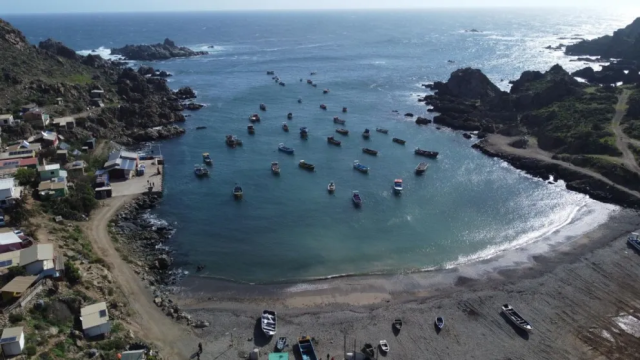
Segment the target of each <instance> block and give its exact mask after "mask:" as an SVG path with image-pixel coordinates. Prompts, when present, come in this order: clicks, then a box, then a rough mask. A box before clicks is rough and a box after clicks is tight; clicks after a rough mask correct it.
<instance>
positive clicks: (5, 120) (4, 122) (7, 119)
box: [0, 114, 15, 126]
mask: <svg viewBox="0 0 640 360" xmlns="http://www.w3.org/2000/svg"><path fill="white" fill-rule="evenodd" d="M14 123H15V120H13V115H11V114H2V115H0V126H13V124H14Z"/></svg>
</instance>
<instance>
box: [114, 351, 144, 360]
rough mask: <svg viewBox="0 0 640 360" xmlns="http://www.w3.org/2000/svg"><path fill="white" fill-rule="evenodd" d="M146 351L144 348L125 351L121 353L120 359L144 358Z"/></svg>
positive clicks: (137, 359) (135, 359) (140, 359)
mask: <svg viewBox="0 0 640 360" xmlns="http://www.w3.org/2000/svg"><path fill="white" fill-rule="evenodd" d="M144 352H145V351H144V350H132V351H125V352H122V353H120V360H142V359H144Z"/></svg>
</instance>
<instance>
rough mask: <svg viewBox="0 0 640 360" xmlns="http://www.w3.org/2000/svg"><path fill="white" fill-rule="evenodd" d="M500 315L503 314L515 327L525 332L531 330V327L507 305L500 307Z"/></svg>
mask: <svg viewBox="0 0 640 360" xmlns="http://www.w3.org/2000/svg"><path fill="white" fill-rule="evenodd" d="M502 313H503V314H505V315H506V316H507V317H508V318H509V320H511V321H512V322H513V323H514V324H516V326H518V327H519V328H520V329H522V330H525V331H531V330H533V327H532V326H531V324H529V322H528V321H527V320H525V319H524V318H523V317H522V316H521V315H520V314H519V313H518V312H517V311H516V310H515V309H514V308H512V307H511V305H509V304H504V305H502Z"/></svg>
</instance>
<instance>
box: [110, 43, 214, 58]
mask: <svg viewBox="0 0 640 360" xmlns="http://www.w3.org/2000/svg"><path fill="white" fill-rule="evenodd" d="M206 54H208V53H207V52H206V51H193V50H191V49H189V48H188V47H184V46H177V45H176V43H174V42H173V41H171V40H170V39H164V42H163V43H158V44H153V45H125V46H124V47H121V48H114V49H111V55H120V56H122V57H124V58H125V59H128V60H138V61H153V60H167V59H171V58H178V57H191V56H199V55H206Z"/></svg>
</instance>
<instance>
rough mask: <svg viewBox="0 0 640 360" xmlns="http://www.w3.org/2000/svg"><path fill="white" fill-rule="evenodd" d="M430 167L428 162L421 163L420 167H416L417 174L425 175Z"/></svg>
mask: <svg viewBox="0 0 640 360" xmlns="http://www.w3.org/2000/svg"><path fill="white" fill-rule="evenodd" d="M428 167H429V164H427V163H426V162H421V163H420V164H418V166H416V174H418V175H420V174H424V172H425V171H427V168H428Z"/></svg>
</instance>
